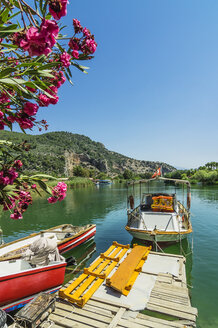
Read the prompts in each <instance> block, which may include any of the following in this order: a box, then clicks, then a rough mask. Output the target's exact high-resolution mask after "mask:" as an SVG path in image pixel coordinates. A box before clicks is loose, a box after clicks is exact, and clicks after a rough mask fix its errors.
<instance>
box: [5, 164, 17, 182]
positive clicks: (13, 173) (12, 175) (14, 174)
mask: <svg viewBox="0 0 218 328" xmlns="http://www.w3.org/2000/svg"><path fill="white" fill-rule="evenodd" d="M7 175H8V176H9V184H10V185H12V184H13V182H14V180H15V179H16V178H17V177H18V175H19V174H18V172H16V171H15V169H14V168H13V167H10V169H8V171H7Z"/></svg>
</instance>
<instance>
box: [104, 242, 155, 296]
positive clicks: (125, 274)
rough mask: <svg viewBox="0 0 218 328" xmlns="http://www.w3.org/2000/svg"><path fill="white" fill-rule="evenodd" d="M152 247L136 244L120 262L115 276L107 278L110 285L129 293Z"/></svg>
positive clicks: (125, 293)
mask: <svg viewBox="0 0 218 328" xmlns="http://www.w3.org/2000/svg"><path fill="white" fill-rule="evenodd" d="M150 249H151V248H150V247H145V246H135V247H134V248H133V249H132V251H131V252H130V253H129V254H128V256H127V257H126V258H125V260H124V261H123V262H122V263H121V264H120V266H119V268H118V269H117V271H116V272H115V273H114V274H113V276H112V277H111V278H110V279H107V284H108V286H110V287H112V288H114V289H116V290H118V291H119V292H121V293H123V294H124V295H127V294H128V293H129V291H130V289H131V288H132V286H133V284H134V282H135V280H136V278H137V276H138V274H139V272H140V269H141V268H142V265H143V264H144V261H145V259H146V258H147V256H148V253H149V251H150ZM135 270H137V271H135Z"/></svg>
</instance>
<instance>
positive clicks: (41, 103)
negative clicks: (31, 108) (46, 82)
mask: <svg viewBox="0 0 218 328" xmlns="http://www.w3.org/2000/svg"><path fill="white" fill-rule="evenodd" d="M38 104H39V106H41V107H47V106H48V105H49V104H50V98H48V97H47V96H46V95H43V94H42V93H41V94H40V95H39V97H38Z"/></svg>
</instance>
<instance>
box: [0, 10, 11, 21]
mask: <svg viewBox="0 0 218 328" xmlns="http://www.w3.org/2000/svg"><path fill="white" fill-rule="evenodd" d="M9 12H10V10H9V8H6V9H5V10H4V11H3V12H2V13H1V15H0V20H1V23H3V24H4V23H6V22H7V20H8V14H9Z"/></svg>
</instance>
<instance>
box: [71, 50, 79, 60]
mask: <svg viewBox="0 0 218 328" xmlns="http://www.w3.org/2000/svg"><path fill="white" fill-rule="evenodd" d="M72 56H73V57H74V58H76V59H78V58H79V52H78V51H77V50H73V51H72Z"/></svg>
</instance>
